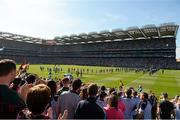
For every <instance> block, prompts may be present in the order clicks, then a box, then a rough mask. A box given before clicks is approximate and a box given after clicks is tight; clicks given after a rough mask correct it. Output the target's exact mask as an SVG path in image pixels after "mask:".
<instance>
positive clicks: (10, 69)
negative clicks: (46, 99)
mask: <svg viewBox="0 0 180 120" xmlns="http://www.w3.org/2000/svg"><path fill="white" fill-rule="evenodd" d="M15 76H16V64H15V62H14V61H13V60H9V59H4V60H1V61H0V119H15V118H16V115H17V114H18V113H19V111H21V110H22V109H23V108H25V107H26V106H25V103H24V101H23V100H22V99H21V98H20V97H19V95H18V93H17V92H16V91H14V90H11V89H10V88H9V84H10V82H12V81H13V80H14V78H15Z"/></svg>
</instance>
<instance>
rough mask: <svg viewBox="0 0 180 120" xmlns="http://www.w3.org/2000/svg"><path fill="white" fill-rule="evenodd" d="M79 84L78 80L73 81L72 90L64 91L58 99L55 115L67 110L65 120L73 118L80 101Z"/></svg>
mask: <svg viewBox="0 0 180 120" xmlns="http://www.w3.org/2000/svg"><path fill="white" fill-rule="evenodd" d="M81 84H82V82H81V80H80V79H76V80H74V81H73V83H72V90H69V91H65V92H63V93H62V94H61V95H60V96H59V97H58V102H57V108H56V111H57V114H59V113H61V114H62V113H63V112H64V111H65V110H66V109H67V110H68V116H67V119H73V118H74V113H75V110H76V107H77V104H78V103H79V101H80V100H81V98H80V96H79V92H80V87H81Z"/></svg>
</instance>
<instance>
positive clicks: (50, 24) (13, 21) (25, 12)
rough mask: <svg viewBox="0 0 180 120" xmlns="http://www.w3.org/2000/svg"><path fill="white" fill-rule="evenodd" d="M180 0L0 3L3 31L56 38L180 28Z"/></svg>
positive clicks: (21, 0)
mask: <svg viewBox="0 0 180 120" xmlns="http://www.w3.org/2000/svg"><path fill="white" fill-rule="evenodd" d="M179 11H180V0H0V31H1V32H10V33H15V34H21V35H27V36H32V37H39V38H44V39H53V38H54V37H55V36H62V35H71V34H79V33H88V32H99V31H101V30H112V29H115V28H122V29H126V28H127V27H131V26H138V27H142V26H143V25H147V24H155V25H156V26H159V25H160V24H162V23H167V22H174V23H175V24H177V25H180V13H179ZM176 43H177V49H176V53H177V58H180V30H179V31H178V34H177V41H176Z"/></svg>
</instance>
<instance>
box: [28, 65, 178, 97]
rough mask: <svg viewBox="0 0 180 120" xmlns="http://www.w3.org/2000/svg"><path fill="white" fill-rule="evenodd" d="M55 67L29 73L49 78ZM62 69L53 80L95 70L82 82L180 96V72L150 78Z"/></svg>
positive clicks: (94, 67) (157, 74)
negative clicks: (50, 70) (74, 72)
mask: <svg viewBox="0 0 180 120" xmlns="http://www.w3.org/2000/svg"><path fill="white" fill-rule="evenodd" d="M40 66H44V67H45V70H44V71H43V72H42V71H40ZM53 66H54V65H30V66H29V70H28V72H29V73H36V74H37V75H39V76H41V77H46V78H47V77H48V71H47V70H46V69H47V67H51V68H53ZM60 67H61V68H62V70H63V71H62V72H60V73H57V74H55V73H54V72H53V73H52V78H54V77H58V78H63V75H64V74H65V73H67V71H68V68H72V67H74V68H85V70H86V69H87V68H89V70H91V69H93V73H91V72H90V73H89V74H83V76H82V78H81V80H82V81H83V82H84V83H92V82H93V83H96V84H98V85H99V86H101V85H105V86H106V87H115V88H117V89H118V88H119V81H120V80H122V81H123V83H124V85H125V88H128V87H134V88H135V89H137V88H138V86H139V85H142V86H143V89H144V91H146V92H149V91H150V90H152V91H153V92H155V94H156V95H157V96H159V95H160V94H161V93H162V92H168V94H169V97H170V98H173V97H174V96H175V95H177V94H179V95H180V70H165V72H164V74H162V72H161V70H159V71H158V72H156V73H155V74H153V75H152V76H149V74H148V73H146V74H143V73H142V72H138V73H136V72H124V71H120V72H115V70H114V72H113V73H98V74H96V72H95V71H96V70H97V71H98V70H100V69H104V68H105V69H106V68H110V67H96V66H75V65H60ZM73 76H74V78H76V74H73Z"/></svg>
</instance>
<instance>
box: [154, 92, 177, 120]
mask: <svg viewBox="0 0 180 120" xmlns="http://www.w3.org/2000/svg"><path fill="white" fill-rule="evenodd" d="M162 97H163V100H162V101H161V102H160V104H159V106H158V112H157V113H158V117H160V119H171V114H173V115H174V114H175V111H174V105H173V104H172V103H171V102H169V100H168V94H167V93H163V94H162Z"/></svg>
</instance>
